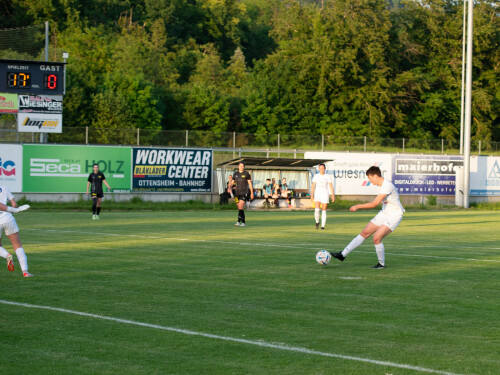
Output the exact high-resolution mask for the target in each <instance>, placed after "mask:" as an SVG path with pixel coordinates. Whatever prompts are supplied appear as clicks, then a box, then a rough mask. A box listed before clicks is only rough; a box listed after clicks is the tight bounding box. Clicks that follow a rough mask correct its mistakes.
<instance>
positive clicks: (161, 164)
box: [132, 148, 213, 193]
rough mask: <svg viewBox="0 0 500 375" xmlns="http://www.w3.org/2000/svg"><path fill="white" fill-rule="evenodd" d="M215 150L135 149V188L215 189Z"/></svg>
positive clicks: (171, 190)
mask: <svg viewBox="0 0 500 375" xmlns="http://www.w3.org/2000/svg"><path fill="white" fill-rule="evenodd" d="M212 159H213V157H212V151H208V150H189V149H156V148H134V149H133V155H132V160H133V186H132V189H133V191H150V192H184V193H189V192H211V190H212Z"/></svg>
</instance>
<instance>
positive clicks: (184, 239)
mask: <svg viewBox="0 0 500 375" xmlns="http://www.w3.org/2000/svg"><path fill="white" fill-rule="evenodd" d="M23 230H33V231H43V232H58V233H79V234H92V235H96V234H97V235H101V236H117V237H136V238H149V239H163V240H171V241H192V242H212V243H222V244H236V245H248V246H263V247H279V248H290V249H299V248H302V249H309V250H322V249H323V248H320V247H317V248H315V247H307V246H306V245H285V244H272V243H259V242H237V241H222V240H198V239H193V238H174V237H159V236H144V235H140V234H119V233H106V232H85V231H76V230H58V229H35V228H29V229H23ZM405 247H417V248H420V247H425V246H406V245H405ZM433 247H443V246H433ZM444 248H450V247H444ZM464 249H474V247H464ZM481 249H483V250H484V248H481ZM491 249H492V250H500V248H491ZM356 252H358V253H370V254H371V253H372V252H369V251H363V250H357V251H356ZM386 254H387V255H393V256H400V257H417V258H433V259H450V260H465V261H471V262H493V263H500V260H495V259H476V258H461V257H445V256H438V255H422V254H401V253H388V252H386Z"/></svg>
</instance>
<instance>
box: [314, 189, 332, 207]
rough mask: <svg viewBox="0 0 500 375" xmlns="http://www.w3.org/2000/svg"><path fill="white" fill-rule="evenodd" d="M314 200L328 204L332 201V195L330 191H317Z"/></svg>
mask: <svg viewBox="0 0 500 375" xmlns="http://www.w3.org/2000/svg"><path fill="white" fill-rule="evenodd" d="M314 201H315V202H320V203H324V204H328V203H330V195H329V194H328V192H324V191H317V192H315V193H314Z"/></svg>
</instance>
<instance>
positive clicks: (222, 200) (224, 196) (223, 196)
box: [220, 175, 235, 204]
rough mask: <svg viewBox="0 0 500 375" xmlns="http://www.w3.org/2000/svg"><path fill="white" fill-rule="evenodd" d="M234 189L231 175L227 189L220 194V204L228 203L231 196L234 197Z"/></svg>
mask: <svg viewBox="0 0 500 375" xmlns="http://www.w3.org/2000/svg"><path fill="white" fill-rule="evenodd" d="M234 189H235V186H234V181H233V176H231V175H229V177H228V181H227V184H226V190H225V191H224V192H223V193H222V194H221V195H220V204H228V202H229V198H234Z"/></svg>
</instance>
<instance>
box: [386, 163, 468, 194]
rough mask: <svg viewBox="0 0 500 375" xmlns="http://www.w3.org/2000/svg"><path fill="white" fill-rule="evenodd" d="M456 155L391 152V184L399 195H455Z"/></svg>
mask: <svg viewBox="0 0 500 375" xmlns="http://www.w3.org/2000/svg"><path fill="white" fill-rule="evenodd" d="M462 166H463V158H462V157H460V156H445V155H439V156H437V155H436V156H433V155H394V167H393V169H394V174H393V177H392V183H393V184H394V186H396V188H397V189H398V191H399V194H402V195H453V196H454V195H455V174H456V172H457V170H458V168H460V167H462Z"/></svg>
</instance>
